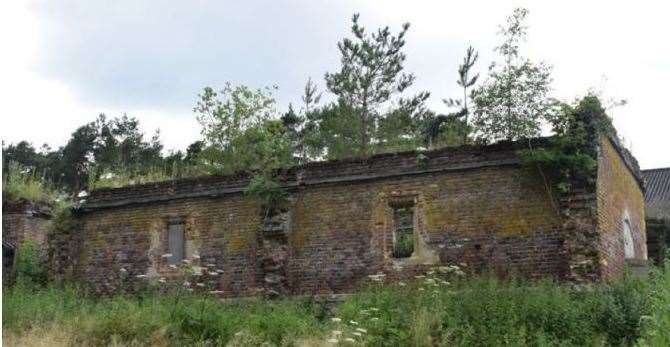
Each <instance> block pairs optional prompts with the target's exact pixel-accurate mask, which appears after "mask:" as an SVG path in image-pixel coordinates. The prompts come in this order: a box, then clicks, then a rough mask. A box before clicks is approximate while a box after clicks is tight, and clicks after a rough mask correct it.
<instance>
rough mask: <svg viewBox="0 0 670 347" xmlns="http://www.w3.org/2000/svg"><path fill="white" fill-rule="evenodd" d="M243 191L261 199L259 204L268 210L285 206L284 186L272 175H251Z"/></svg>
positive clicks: (286, 195) (286, 196)
mask: <svg viewBox="0 0 670 347" xmlns="http://www.w3.org/2000/svg"><path fill="white" fill-rule="evenodd" d="M245 192H246V193H247V194H249V195H251V196H254V197H256V198H258V199H259V200H260V201H261V205H262V206H264V207H266V208H267V209H269V210H275V209H281V208H283V207H285V205H286V202H287V198H288V194H287V193H286V190H285V189H284V187H282V186H281V184H280V183H279V182H277V180H276V179H274V178H273V177H268V176H265V175H256V176H254V177H252V179H251V182H249V186H248V187H247V189H246V191H245Z"/></svg>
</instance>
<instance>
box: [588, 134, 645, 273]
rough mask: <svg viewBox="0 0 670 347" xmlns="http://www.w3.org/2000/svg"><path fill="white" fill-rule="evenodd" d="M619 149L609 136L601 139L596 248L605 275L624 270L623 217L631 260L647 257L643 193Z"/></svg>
mask: <svg viewBox="0 0 670 347" xmlns="http://www.w3.org/2000/svg"><path fill="white" fill-rule="evenodd" d="M622 151H623V149H621V148H618V147H616V146H615V145H613V144H612V142H611V140H609V139H607V138H604V137H603V138H602V139H601V146H600V153H599V158H598V183H597V192H598V233H599V235H600V244H599V251H600V257H601V260H600V262H601V265H602V272H603V273H602V275H603V277H604V278H613V277H616V276H619V275H621V274H622V273H623V271H624V268H625V260H624V239H623V227H624V220H625V219H628V220H629V222H630V226H631V233H632V237H633V245H634V248H635V258H634V260H638V261H644V260H646V259H647V246H646V232H645V217H644V193H643V191H642V189H641V188H640V185H639V183H638V178H637V177H636V176H635V175H634V173H633V171H632V170H631V168H630V164H629V165H626V162H625V161H624V159H625V153H622Z"/></svg>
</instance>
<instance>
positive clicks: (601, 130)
mask: <svg viewBox="0 0 670 347" xmlns="http://www.w3.org/2000/svg"><path fill="white" fill-rule="evenodd" d="M551 121H552V124H553V130H554V133H555V134H556V136H555V137H553V138H551V139H550V143H549V146H546V147H542V148H529V149H526V150H522V151H520V152H519V155H520V157H521V160H522V162H523V163H524V164H525V165H527V166H530V167H539V168H540V169H543V170H547V171H548V172H550V173H552V174H553V176H554V178H555V180H556V185H557V188H558V189H559V191H561V192H564V193H565V192H567V191H569V190H570V189H571V187H572V185H573V184H574V183H575V182H582V183H593V182H594V180H595V174H596V172H595V170H596V164H597V149H596V146H597V143H598V136H600V134H605V135H608V136H616V134H615V132H614V130H613V129H614V128H613V126H612V123H611V120H610V119H609V117H608V116H607V115H606V114H605V109H604V108H603V107H602V105H601V104H600V101H599V100H598V98H597V97H596V96H593V95H587V96H586V97H584V98H583V99H582V100H580V101H579V102H578V104H577V105H576V106H574V107H573V106H570V105H567V104H563V105H562V106H561V111H560V112H558V113H556V114H555V115H554V117H553V118H552V119H551Z"/></svg>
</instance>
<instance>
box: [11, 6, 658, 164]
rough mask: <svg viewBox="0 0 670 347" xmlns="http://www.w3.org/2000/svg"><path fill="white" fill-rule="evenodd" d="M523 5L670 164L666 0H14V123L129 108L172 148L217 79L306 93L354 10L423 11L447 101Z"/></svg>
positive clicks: (50, 135) (545, 41) (652, 152)
mask: <svg viewBox="0 0 670 347" xmlns="http://www.w3.org/2000/svg"><path fill="white" fill-rule="evenodd" d="M515 6H525V7H528V8H529V9H530V17H529V24H530V26H531V29H530V32H529V40H528V45H527V51H526V52H527V53H528V54H529V55H530V56H531V57H532V58H534V59H543V60H545V61H547V62H548V63H550V64H553V65H554V67H555V69H554V78H555V84H554V86H555V89H556V90H555V92H556V94H557V95H558V96H560V97H563V98H566V99H572V98H574V97H577V96H580V95H583V94H584V93H585V92H586V91H587V90H588V89H589V88H592V87H596V88H600V89H603V90H604V93H605V95H607V96H612V97H618V98H625V99H627V100H628V101H629V105H628V106H626V107H623V108H618V109H615V110H613V111H612V112H611V115H612V116H613V117H614V122H615V125H616V126H617V128H618V129H619V132H620V133H621V134H622V135H623V136H624V137H625V138H626V140H627V143H629V144H630V146H631V147H632V150H633V152H634V154H635V155H636V156H637V158H638V159H639V161H640V163H641V165H642V166H643V167H644V168H651V167H657V166H670V155H669V154H668V153H667V152H668V149H670V136H667V129H670V117H669V116H668V115H667V114H668V111H667V110H666V106H665V103H664V102H663V101H664V99H665V98H664V97H665V95H664V94H665V92H664V89H665V82H666V81H668V80H670V63H669V62H670V43H669V42H670V40H668V39H667V35H668V33H670V24H669V23H668V21H667V19H666V18H665V17H666V16H667V14H668V13H670V11H669V8H668V7H669V6H668V4H667V2H663V1H636V2H629V1H626V2H624V1H621V2H617V1H576V0H568V1H561V2H548V1H542V2H540V1H507V2H502V1H480V0H476V1H463V2H446V1H419V2H408V1H401V0H383V1H382V0H376V1H365V2H362V1H353V0H349V1H340V2H314V1H307V0H286V1H280V2H273V3H271V4H268V3H267V2H264V1H253V0H250V1H247V2H245V3H238V2H221V1H212V2H210V1H203V2H198V3H195V4H194V3H174V2H162V1H155V2H142V3H141V4H140V3H137V2H134V1H118V2H115V3H114V5H108V4H103V3H79V2H75V1H64V2H58V3H53V2H42V1H38V2H30V3H26V2H15V1H11V2H10V1H5V2H2V3H0V42H2V48H3V51H4V52H10V54H6V53H5V54H3V55H1V56H0V76H2V79H0V117H2V134H1V135H2V137H3V139H4V140H6V141H18V140H21V139H28V140H30V141H32V142H34V143H35V144H36V145H39V144H41V143H43V142H47V143H49V144H51V145H52V146H57V145H62V144H64V143H65V141H66V140H67V138H68V137H69V134H70V133H71V132H72V131H73V130H74V129H75V127H76V126H79V125H81V124H83V123H85V122H88V121H91V120H93V119H94V117H95V116H96V115H97V114H98V113H100V112H105V113H107V114H108V115H109V116H117V115H120V114H122V113H123V112H126V113H128V114H129V115H131V116H136V117H138V118H139V119H140V122H141V124H142V126H143V128H144V129H145V130H146V131H147V132H148V133H151V132H152V131H153V129H155V128H160V129H161V131H162V139H163V141H164V143H165V144H166V148H181V149H183V148H184V147H185V146H186V145H187V144H189V143H191V142H192V141H194V140H195V139H197V138H198V129H199V127H198V124H197V122H196V121H195V117H194V115H193V114H192V112H191V111H190V109H191V107H192V106H193V102H194V100H195V95H196V94H197V92H198V90H199V89H200V88H201V87H203V86H205V85H207V84H211V85H213V86H217V85H219V84H222V83H223V82H224V81H226V80H232V81H233V82H238V83H245V84H249V85H252V86H262V85H268V84H273V83H277V84H279V86H280V93H279V95H278V98H279V101H280V104H281V105H282V106H285V105H286V104H288V102H291V101H293V102H295V101H297V100H299V94H300V91H301V86H302V85H303V84H304V82H305V81H306V79H307V77H309V76H311V77H312V78H313V79H314V80H315V81H316V82H317V83H319V84H320V86H321V87H323V84H324V83H323V82H322V76H323V73H325V72H326V71H329V70H332V69H334V68H336V66H337V54H338V52H337V49H336V46H335V43H336V41H337V40H338V38H340V37H342V35H344V34H345V33H346V32H347V30H348V27H349V23H348V20H349V18H350V16H351V14H352V13H354V12H360V13H361V21H362V23H364V24H365V25H366V27H368V28H370V29H372V28H374V27H376V26H380V25H389V26H391V28H392V29H393V30H398V28H399V26H400V25H401V24H402V23H403V22H406V21H409V22H411V23H412V27H411V29H410V32H409V34H408V43H407V54H408V61H407V69H408V71H411V72H413V73H415V74H416V76H417V83H416V86H415V88H414V89H415V90H429V91H431V92H432V93H433V97H432V99H431V105H432V106H433V107H435V108H438V109H439V108H441V107H442V105H441V103H440V101H439V100H440V99H442V98H444V97H449V96H452V95H454V93H456V92H457V91H456V86H455V83H454V81H455V78H456V71H455V70H456V66H457V64H458V62H459V61H460V59H461V57H462V54H463V52H464V51H465V48H466V47H467V45H469V44H472V45H473V46H475V48H477V49H479V50H480V54H481V59H480V62H481V63H480V65H479V69H480V70H481V72H485V68H486V65H487V64H488V61H490V60H491V58H492V53H491V49H492V47H493V46H494V45H495V43H496V42H497V38H496V36H495V33H496V30H497V26H498V24H500V23H501V22H502V21H503V19H504V18H505V16H507V15H508V14H509V13H510V12H511V10H512V8H513V7H515ZM603 76H605V77H606V81H607V82H606V83H603V82H602V81H603Z"/></svg>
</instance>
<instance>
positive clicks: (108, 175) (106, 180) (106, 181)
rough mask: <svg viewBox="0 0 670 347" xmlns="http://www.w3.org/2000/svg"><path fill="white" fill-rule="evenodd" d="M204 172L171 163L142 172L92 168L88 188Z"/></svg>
mask: <svg viewBox="0 0 670 347" xmlns="http://www.w3.org/2000/svg"><path fill="white" fill-rule="evenodd" d="M205 173H206V172H205V171H204V170H203V169H202V168H200V167H197V166H194V165H176V164H175V165H172V166H170V167H152V168H150V169H148V170H146V171H144V172H132V171H130V170H128V169H124V168H120V169H118V170H116V171H114V172H109V171H107V172H98V170H97V169H95V168H94V169H92V170H91V172H90V174H89V180H88V188H89V189H90V190H92V189H100V188H120V187H125V186H130V185H136V184H145V183H155V182H163V181H171V180H176V179H180V178H187V177H196V176H202V175H204V174H205Z"/></svg>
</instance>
